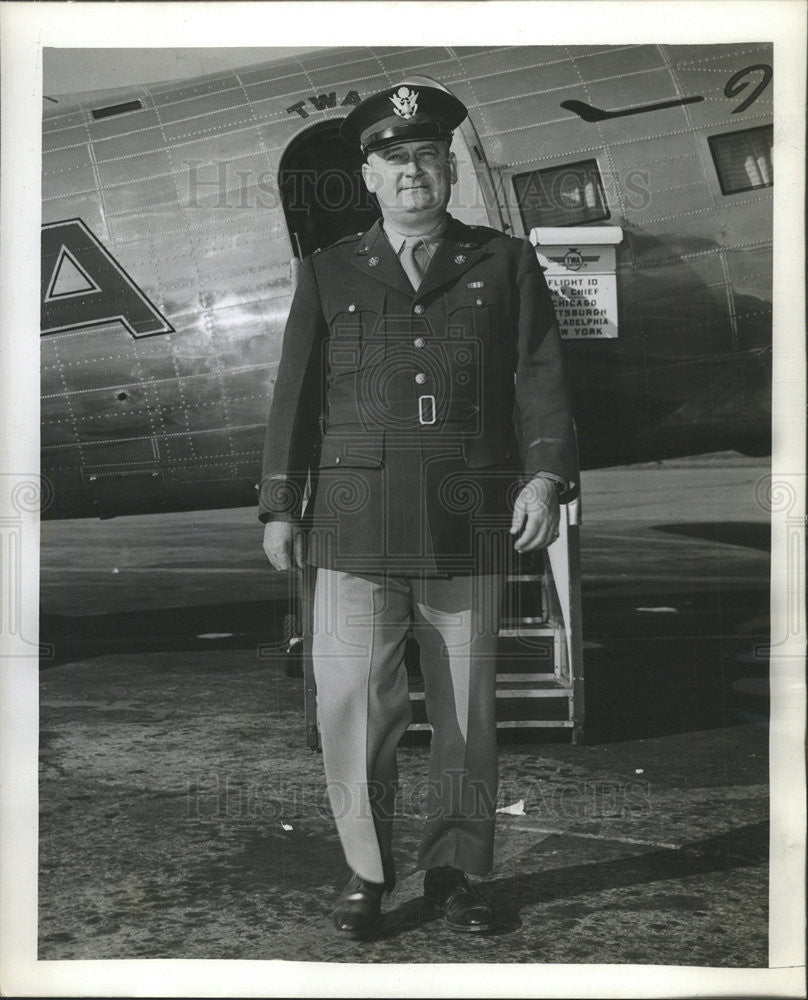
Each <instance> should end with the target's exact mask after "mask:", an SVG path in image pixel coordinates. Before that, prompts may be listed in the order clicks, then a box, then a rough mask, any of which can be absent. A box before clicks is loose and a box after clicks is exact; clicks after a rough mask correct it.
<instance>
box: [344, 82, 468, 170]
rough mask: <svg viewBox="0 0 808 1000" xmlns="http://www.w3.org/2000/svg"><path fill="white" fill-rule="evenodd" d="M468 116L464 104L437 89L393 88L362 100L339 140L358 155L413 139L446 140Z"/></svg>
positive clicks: (345, 123) (406, 84)
mask: <svg viewBox="0 0 808 1000" xmlns="http://www.w3.org/2000/svg"><path fill="white" fill-rule="evenodd" d="M467 114H468V111H467V110H466V106H465V104H463V102H462V101H459V100H458V99H457V98H456V97H455V96H454V95H453V94H449V93H447V91H445V90H441V89H440V88H439V87H425V86H422V85H421V84H416V83H407V82H406V81H405V82H403V83H399V84H396V86H394V87H388V88H387V89H386V90H382V91H380V92H379V93H378V94H373V95H372V96H371V97H366V98H365V100H364V101H362V103H361V104H357V106H356V107H355V108H354V109H353V111H352V112H351V113H350V114H349V115H348V117H347V118H346V119H345V120H344V121H343V123H342V126H341V128H340V134H341V135H342V138H343V139H344V140H345V141H346V142H347V143H350V144H351V145H353V146H360V147H361V149H362V152H363V153H365V154H367V153H372V152H373V151H374V150H376V149H382V148H383V147H384V146H392V145H393V144H394V143H397V142H411V141H412V140H414V139H446V140H447V141H449V142H451V139H452V133H453V132H454V130H455V129H456V128H457V126H458V125H459V124H460V123H461V122H462V121H463V119H464V118H465V117H466V115H467Z"/></svg>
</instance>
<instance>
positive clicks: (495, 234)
mask: <svg viewBox="0 0 808 1000" xmlns="http://www.w3.org/2000/svg"><path fill="white" fill-rule="evenodd" d="M465 228H466V229H467V230H468V232H469V235H470V236H473V237H474V239H476V240H479V241H480V243H493V242H501V244H502V246H503V247H506V248H508V249H514V250H515V249H520V250H521V248H522V247H523V246H524V244H525V242H526V240H525V238H524V237H521V236H511V235H509V234H508V233H503V232H502V230H501V229H492V228H491V226H469V225H466V227H465Z"/></svg>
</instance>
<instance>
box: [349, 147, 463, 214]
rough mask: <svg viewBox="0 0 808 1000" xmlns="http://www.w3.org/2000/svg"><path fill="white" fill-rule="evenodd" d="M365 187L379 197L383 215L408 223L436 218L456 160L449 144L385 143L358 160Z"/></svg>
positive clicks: (453, 176)
mask: <svg viewBox="0 0 808 1000" xmlns="http://www.w3.org/2000/svg"><path fill="white" fill-rule="evenodd" d="M362 176H363V177H364V179H365V184H366V185H367V188H368V191H370V192H371V194H375V195H376V197H377V198H378V199H379V207H380V208H381V210H382V215H383V216H384V218H385V219H390V221H391V222H393V223H395V222H406V223H409V224H413V223H421V222H429V221H432V220H433V219H438V218H440V217H441V216H442V215H443V213H444V211H445V210H446V206H447V204H448V203H449V196H450V195H451V193H452V185H453V184H454V183H455V181H456V180H457V164H456V161H455V156H454V153H450V152H449V144H448V143H447V142H445V141H441V140H432V139H428V140H427V139H424V140H416V141H414V142H401V143H398V144H397V145H395V146H387V147H386V148H384V149H380V150H378V151H377V152H374V153H370V154H369V155H368V161H367V163H363V164H362Z"/></svg>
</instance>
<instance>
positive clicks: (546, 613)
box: [287, 500, 584, 751]
mask: <svg viewBox="0 0 808 1000" xmlns="http://www.w3.org/2000/svg"><path fill="white" fill-rule="evenodd" d="M578 512H579V505H578V501H577V500H573V501H572V502H571V503H569V504H562V505H561V519H560V524H559V535H558V538H557V539H556V540H555V542H554V543H553V544H552V545H551V546H549V547H548V548H547V549H546V550H544V551H542V552H537V553H531V554H528V555H525V556H521V557H519V558H518V560H517V561H516V562H515V563H514V565H513V566H512V568H511V570H512V571H511V572H510V573H508V575H507V586H506V592H505V601H504V607H503V613H502V616H501V622H500V630H499V658H498V666H497V683H496V698H497V729H499V730H517V729H519V730H530V729H537V730H538V729H543V730H547V729H553V730H567V731H569V733H570V738H571V742H572V743H573V744H577V743H579V742H580V741H581V739H582V737H583V726H584V674H583V653H582V634H581V574H580V539H579V530H580V529H579V524H578V520H579V519H578ZM313 575H314V574H313V572H312V571H311V570H310V569H307V570H305V571H304V572H302V573H301V572H298V573H297V576H298V600H297V606H298V609H299V611H298V612H297V613H296V614H295V616H293V618H292V619H291V634H290V641H289V647H288V665H287V673H289V674H295V673H297V674H299V673H301V672H302V675H303V684H304V706H305V726H306V743H307V745H308V747H309V748H310V749H311V750H315V751H318V750H319V749H320V735H319V729H318V725H317V691H316V686H315V682H314V672H313V669H312V664H311V657H310V655H309V654H308V649H309V647H310V642H309V640H310V628H309V627H308V622H307V619H308V617H309V609H310V607H311V600H310V598H311V591H312V590H313V582H314V581H313ZM413 648H415V649H416V650H417V647H414V646H413V644H412V643H410V644H408V654H409V655H408V656H407V658H406V659H407V668H408V677H409V684H410V702H411V704H412V712H413V721H412V723H411V725H410V727H409V732H410V733H412V734H417V733H421V732H429V731H431V726H430V725H429V722H428V721H427V717H426V705H425V700H424V688H423V680H422V678H421V675H420V671H419V670H418V668H417V662H413V659H414V660H416V661H417V652H416V653H415V656H414V657H413V655H412V652H411V651H412V650H413Z"/></svg>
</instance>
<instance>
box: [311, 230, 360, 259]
mask: <svg viewBox="0 0 808 1000" xmlns="http://www.w3.org/2000/svg"><path fill="white" fill-rule="evenodd" d="M364 235H365V234H364V232H362V233H349V234H348V235H347V236H342V237H340V239H338V240H334V242H333V243H328V244H327V245H326V246H324V247H317V249H316V250H315V251H314V252H313V253H312V257H314V256H315V255H317V254H321V253H327V252H328V251H329V250H333V249H334V248H335V247H341V246H345V245H346V244H349V243H357V242H358V241H359V240H360V239H361V238H362V237H363V236H364Z"/></svg>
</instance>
